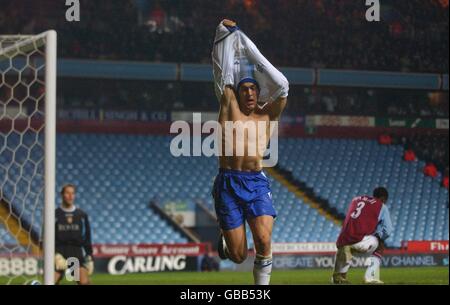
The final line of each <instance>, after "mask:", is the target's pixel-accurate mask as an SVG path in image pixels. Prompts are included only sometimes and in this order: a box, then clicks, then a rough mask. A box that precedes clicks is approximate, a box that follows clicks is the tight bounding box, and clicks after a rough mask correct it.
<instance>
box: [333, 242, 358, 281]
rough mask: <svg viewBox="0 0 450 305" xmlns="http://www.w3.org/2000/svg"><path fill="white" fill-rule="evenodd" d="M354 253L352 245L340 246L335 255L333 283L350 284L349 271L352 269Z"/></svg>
mask: <svg viewBox="0 0 450 305" xmlns="http://www.w3.org/2000/svg"><path fill="white" fill-rule="evenodd" d="M352 258H353V254H352V251H351V247H350V246H344V247H340V248H338V250H337V252H336V256H335V263H334V271H333V278H332V283H333V284H348V283H349V282H348V280H347V272H348V270H349V269H350V263H351V261H352Z"/></svg>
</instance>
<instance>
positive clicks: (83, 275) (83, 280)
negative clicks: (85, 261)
mask: <svg viewBox="0 0 450 305" xmlns="http://www.w3.org/2000/svg"><path fill="white" fill-rule="evenodd" d="M90 284H91V281H90V279H89V271H88V270H87V269H86V268H84V267H81V268H80V281H78V285H90Z"/></svg>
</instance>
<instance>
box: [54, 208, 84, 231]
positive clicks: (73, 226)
mask: <svg viewBox="0 0 450 305" xmlns="http://www.w3.org/2000/svg"><path fill="white" fill-rule="evenodd" d="M81 223H82V220H81V217H80V216H78V215H75V214H72V213H64V214H60V215H59V217H58V219H57V229H58V231H60V232H66V231H79V230H81Z"/></svg>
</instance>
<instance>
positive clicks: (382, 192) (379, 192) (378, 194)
mask: <svg viewBox="0 0 450 305" xmlns="http://www.w3.org/2000/svg"><path fill="white" fill-rule="evenodd" d="M373 197H375V198H378V199H385V200H386V201H387V200H388V198H389V192H388V190H387V189H386V188H384V187H377V188H376V189H374V190H373Z"/></svg>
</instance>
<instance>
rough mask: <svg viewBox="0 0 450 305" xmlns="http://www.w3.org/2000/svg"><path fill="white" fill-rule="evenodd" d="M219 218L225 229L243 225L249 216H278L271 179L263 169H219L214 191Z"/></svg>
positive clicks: (221, 225)
mask: <svg viewBox="0 0 450 305" xmlns="http://www.w3.org/2000/svg"><path fill="white" fill-rule="evenodd" d="M212 195H213V198H214V204H215V209H216V214H217V220H218V221H219V224H220V227H221V228H222V229H223V230H233V229H236V228H238V227H240V226H241V225H242V224H243V223H244V222H245V220H246V219H250V218H255V217H259V216H272V217H274V218H275V217H276V215H277V213H276V211H275V208H274V207H273V202H272V193H271V190H270V183H269V180H268V179H267V177H266V175H265V174H264V173H263V172H241V171H236V170H225V169H220V173H219V175H217V177H216V180H215V182H214V188H213V192H212Z"/></svg>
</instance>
